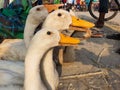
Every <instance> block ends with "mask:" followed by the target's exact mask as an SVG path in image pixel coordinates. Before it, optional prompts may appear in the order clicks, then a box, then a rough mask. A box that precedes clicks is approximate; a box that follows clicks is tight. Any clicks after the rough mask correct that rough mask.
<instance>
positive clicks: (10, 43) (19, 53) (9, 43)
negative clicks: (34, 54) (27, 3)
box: [0, 5, 48, 60]
mask: <svg viewBox="0 0 120 90" xmlns="http://www.w3.org/2000/svg"><path fill="white" fill-rule="evenodd" d="M47 15H48V11H47V9H46V8H45V7H44V6H43V5H38V6H35V7H33V8H32V9H31V10H30V12H29V15H28V17H27V20H26V25H25V29H24V41H25V43H24V41H23V40H22V39H12V40H11V39H10V40H9V39H8V40H5V41H3V43H2V44H0V59H2V60H24V58H25V54H26V47H28V45H29V42H30V40H31V38H32V37H33V34H34V31H35V28H37V26H38V25H39V24H40V23H42V22H43V21H44V19H45V18H46V16H47ZM25 45H26V46H25Z"/></svg>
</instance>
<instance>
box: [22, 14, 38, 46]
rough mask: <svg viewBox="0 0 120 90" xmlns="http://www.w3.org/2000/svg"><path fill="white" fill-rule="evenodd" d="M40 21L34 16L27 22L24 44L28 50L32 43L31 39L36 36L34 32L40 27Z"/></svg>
mask: <svg viewBox="0 0 120 90" xmlns="http://www.w3.org/2000/svg"><path fill="white" fill-rule="evenodd" d="M39 23H40V21H38V20H35V19H34V18H33V17H32V16H30V15H28V17H27V20H26V25H25V29H24V42H25V45H26V47H27V48H28V45H29V43H30V41H31V38H32V37H33V35H34V31H35V29H36V28H37V26H38V25H39Z"/></svg>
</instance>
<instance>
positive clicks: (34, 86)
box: [24, 28, 80, 90]
mask: <svg viewBox="0 0 120 90" xmlns="http://www.w3.org/2000/svg"><path fill="white" fill-rule="evenodd" d="M65 38H66V37H64V38H63V37H62V38H61V37H60V34H59V33H58V31H57V30H56V29H47V28H45V29H42V30H41V31H39V32H37V33H36V34H35V36H34V37H33V39H32V41H31V43H30V46H29V48H28V52H27V55H26V58H25V83H24V87H25V90H56V88H57V86H58V83H59V78H58V73H57V71H56V68H55V64H54V61H53V60H52V50H51V48H52V47H55V46H58V45H59V44H62V43H64V44H65V43H66V41H67V40H62V39H65ZM60 39H61V40H60ZM70 39H71V38H70ZM72 39H73V38H72ZM43 41H44V42H43ZM75 41H77V42H76V43H79V42H80V41H79V40H78V39H75ZM41 42H43V43H41ZM76 43H74V44H76ZM67 44H73V42H69V41H68V42H67ZM33 56H34V57H33ZM39 67H40V68H39Z"/></svg>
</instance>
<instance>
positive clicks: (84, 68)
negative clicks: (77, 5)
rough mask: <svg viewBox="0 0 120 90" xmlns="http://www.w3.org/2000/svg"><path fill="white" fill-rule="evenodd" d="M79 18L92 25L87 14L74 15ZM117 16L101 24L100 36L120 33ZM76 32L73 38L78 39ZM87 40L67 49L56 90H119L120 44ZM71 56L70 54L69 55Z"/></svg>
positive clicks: (117, 42)
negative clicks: (117, 51)
mask: <svg viewBox="0 0 120 90" xmlns="http://www.w3.org/2000/svg"><path fill="white" fill-rule="evenodd" d="M76 14H77V16H78V17H79V18H82V19H85V20H88V21H91V22H95V19H93V18H92V17H91V16H90V15H89V13H88V12H82V13H81V12H79V13H78V12H76ZM119 16H120V14H118V15H117V16H116V17H115V18H114V19H112V20H111V21H107V22H105V26H104V27H103V28H101V29H97V28H93V29H96V30H100V31H101V32H102V33H104V35H105V36H106V35H109V34H113V33H119V32H120V18H118V17H119ZM79 35H80V32H77V33H75V34H74V36H77V37H79ZM105 36H104V37H102V38H89V39H87V40H85V41H82V42H81V44H80V45H78V46H76V47H68V48H67V49H66V54H65V56H64V60H65V61H64V62H66V63H65V64H64V65H63V66H62V68H60V69H61V70H60V71H62V72H61V76H60V83H59V89H58V90H120V55H119V54H117V53H115V51H116V50H117V49H118V48H120V41H118V40H112V39H107V38H106V37H105ZM71 53H72V54H71Z"/></svg>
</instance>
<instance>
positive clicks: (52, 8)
mask: <svg viewBox="0 0 120 90" xmlns="http://www.w3.org/2000/svg"><path fill="white" fill-rule="evenodd" d="M63 5H64V4H44V6H45V7H46V8H47V10H48V12H49V13H50V12H52V11H54V10H56V9H58V8H59V7H60V6H63Z"/></svg>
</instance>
